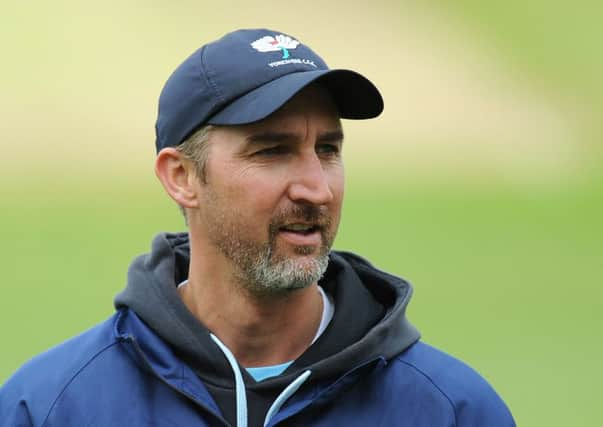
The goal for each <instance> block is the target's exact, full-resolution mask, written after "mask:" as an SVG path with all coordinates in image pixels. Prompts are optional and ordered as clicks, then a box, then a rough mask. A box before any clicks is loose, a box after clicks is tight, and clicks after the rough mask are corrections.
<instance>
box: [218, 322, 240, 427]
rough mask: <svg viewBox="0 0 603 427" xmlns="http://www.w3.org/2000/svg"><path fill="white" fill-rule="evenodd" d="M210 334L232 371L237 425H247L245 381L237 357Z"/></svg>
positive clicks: (238, 426)
mask: <svg viewBox="0 0 603 427" xmlns="http://www.w3.org/2000/svg"><path fill="white" fill-rule="evenodd" d="M210 336H211V339H212V340H214V342H215V343H216V344H218V347H220V350H222V353H224V356H226V359H227V360H228V363H230V367H231V368H232V371H233V372H234V377H235V393H236V400H237V404H236V405H237V427H247V396H246V395H245V383H244V382H243V375H241V370H240V369H239V364H238V363H237V359H235V357H234V356H233V354H232V353H231V351H230V350H229V349H228V347H226V346H225V345H224V344H223V343H222V341H220V340H219V339H218V337H217V336H215V335H214V334H210Z"/></svg>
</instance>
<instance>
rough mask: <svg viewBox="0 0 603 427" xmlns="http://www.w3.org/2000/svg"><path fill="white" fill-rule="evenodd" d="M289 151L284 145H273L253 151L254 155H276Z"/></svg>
mask: <svg viewBox="0 0 603 427" xmlns="http://www.w3.org/2000/svg"><path fill="white" fill-rule="evenodd" d="M286 152H287V147H285V146H283V145H275V146H273V147H266V148H262V149H261V150H258V151H256V152H255V153H253V155H254V156H266V157H269V156H276V155H279V154H285V153H286Z"/></svg>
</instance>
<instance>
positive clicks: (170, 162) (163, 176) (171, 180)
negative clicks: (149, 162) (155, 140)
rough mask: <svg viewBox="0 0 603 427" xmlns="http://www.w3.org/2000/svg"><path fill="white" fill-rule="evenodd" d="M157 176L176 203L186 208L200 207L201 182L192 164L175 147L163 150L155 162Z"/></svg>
mask: <svg viewBox="0 0 603 427" xmlns="http://www.w3.org/2000/svg"><path fill="white" fill-rule="evenodd" d="M155 175H157V178H159V181H161V184H162V185H163V188H164V189H165V191H166V192H167V193H168V195H169V196H170V197H171V198H172V199H174V201H175V202H176V203H178V204H179V205H180V206H182V207H184V208H196V207H198V206H199V200H198V197H197V189H198V185H199V182H198V181H199V180H198V178H197V175H196V174H195V170H194V166H193V164H192V162H191V161H190V160H188V159H186V158H185V157H184V155H183V154H182V153H181V152H180V151H178V150H176V149H175V148H173V147H168V148H164V149H162V150H161V151H160V152H159V154H158V155H157V159H156V160H155Z"/></svg>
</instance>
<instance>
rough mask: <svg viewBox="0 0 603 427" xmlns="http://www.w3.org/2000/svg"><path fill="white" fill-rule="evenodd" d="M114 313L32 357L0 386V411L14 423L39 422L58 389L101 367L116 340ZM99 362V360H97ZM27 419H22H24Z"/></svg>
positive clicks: (60, 391) (55, 396)
mask: <svg viewBox="0 0 603 427" xmlns="http://www.w3.org/2000/svg"><path fill="white" fill-rule="evenodd" d="M113 324H114V316H112V317H111V318H109V319H108V320H107V321H105V322H103V323H100V324H98V325H97V326H95V327H93V328H92V329H90V330H88V331H86V332H84V333H82V334H80V335H78V336H76V337H74V338H71V339H70V340H68V341H65V342H64V343H62V344H60V345H58V346H56V347H54V348H51V349H50V350H48V351H46V352H44V353H42V354H40V355H38V356H36V357H34V358H33V359H31V360H30V361H28V362H27V363H25V364H24V365H23V366H22V367H21V368H20V369H19V370H17V371H16V372H15V373H14V374H13V376H12V377H10V378H9V379H8V381H7V382H6V383H5V384H4V385H2V387H1V388H0V413H2V414H3V418H4V419H3V420H0V426H4V425H14V424H11V423H10V422H9V424H3V423H4V422H6V418H5V417H8V419H11V420H14V423H15V424H17V425H30V424H33V425H41V424H42V423H43V422H44V418H45V417H46V415H47V414H48V413H49V411H50V410H51V409H52V406H53V404H54V402H56V400H57V399H58V398H59V397H60V395H61V393H63V391H64V390H65V389H66V388H68V387H69V386H70V384H71V383H72V382H73V381H74V380H75V379H76V378H77V377H78V376H79V375H81V374H82V373H83V372H85V371H87V370H97V369H99V370H102V369H103V368H102V367H99V365H102V359H103V358H107V357H111V356H110V354H111V353H112V352H113V351H114V347H115V346H116V344H117V343H118V342H117V340H116V339H115V335H114V333H113ZM99 362H100V363H99ZM26 419H27V420H28V422H27V423H25V421H24V420H26Z"/></svg>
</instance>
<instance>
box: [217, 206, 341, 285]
mask: <svg viewBox="0 0 603 427" xmlns="http://www.w3.org/2000/svg"><path fill="white" fill-rule="evenodd" d="M216 202H217V200H216ZM217 204H218V203H217ZM217 204H216V205H217ZM216 205H215V206H216ZM218 210H219V209H218ZM216 214H217V215H216V216H215V217H214V218H212V220H211V224H210V227H209V237H210V239H211V241H212V243H213V244H214V245H215V246H216V247H217V248H218V249H219V250H220V252H222V254H223V255H224V256H226V258H228V259H229V260H230V261H231V262H232V264H233V266H234V267H235V279H236V280H237V282H239V284H240V285H241V288H242V289H243V290H245V291H248V292H250V293H251V294H253V295H256V296H271V295H282V294H287V293H289V292H291V291H293V290H296V289H302V288H306V287H308V286H310V285H311V284H312V283H315V282H317V281H318V280H319V279H320V278H321V277H322V275H323V274H324V273H325V271H326V269H327V265H328V263H329V251H330V248H331V245H332V244H333V240H334V235H335V232H334V231H333V230H332V222H331V219H330V217H329V215H328V213H326V209H324V208H321V207H318V206H313V205H301V204H297V205H293V206H292V207H291V209H287V210H286V211H283V212H279V214H277V215H276V216H275V217H274V218H273V219H272V221H271V222H270V225H269V229H268V239H267V241H266V242H258V241H257V240H251V239H245V238H244V237H242V234H244V229H245V225H246V224H241V223H240V222H237V221H236V219H237V218H236V217H233V213H232V212H229V213H228V214H227V213H226V212H223V211H220V212H216ZM212 216H213V215H212ZM233 220H234V221H233ZM298 220H303V221H306V222H311V223H314V224H318V225H319V229H320V233H321V235H322V244H321V247H320V249H319V253H318V254H317V255H316V256H314V257H310V256H308V255H310V254H311V253H312V252H313V251H314V250H315V248H314V247H311V246H297V247H295V250H294V251H295V253H296V254H297V255H302V256H303V255H306V256H305V257H304V258H303V259H297V258H294V257H287V256H280V255H278V254H276V253H275V250H276V243H277V242H276V238H277V236H278V233H279V230H280V228H281V227H282V226H283V225H285V224H287V223H291V222H295V221H298Z"/></svg>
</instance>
